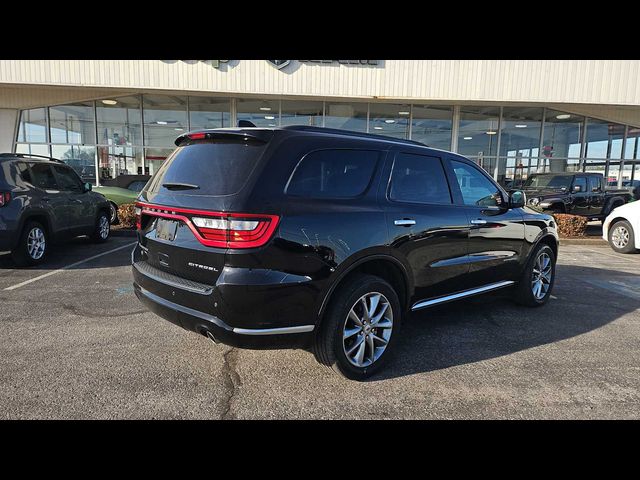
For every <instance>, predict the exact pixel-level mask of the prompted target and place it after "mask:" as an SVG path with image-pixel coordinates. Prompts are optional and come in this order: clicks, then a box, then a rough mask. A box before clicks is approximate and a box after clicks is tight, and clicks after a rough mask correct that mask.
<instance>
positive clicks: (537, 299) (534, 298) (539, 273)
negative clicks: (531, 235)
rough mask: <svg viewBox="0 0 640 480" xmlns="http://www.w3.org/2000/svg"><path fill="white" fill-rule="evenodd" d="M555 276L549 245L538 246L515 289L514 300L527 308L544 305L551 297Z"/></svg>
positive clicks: (553, 256)
mask: <svg viewBox="0 0 640 480" xmlns="http://www.w3.org/2000/svg"><path fill="white" fill-rule="evenodd" d="M555 276H556V256H555V255H554V253H553V250H551V247H549V245H545V244H541V245H538V247H537V248H536V250H535V251H534V252H533V255H531V258H530V259H529V263H527V266H526V267H525V269H524V272H523V273H522V276H521V277H520V281H519V282H518V284H517V285H516V287H515V290H516V296H515V300H516V302H518V303H519V304H521V305H525V306H527V307H539V306H541V305H544V304H545V303H547V301H548V300H549V297H550V296H551V291H552V290H553V284H554V281H555Z"/></svg>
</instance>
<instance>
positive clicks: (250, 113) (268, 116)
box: [236, 98, 280, 127]
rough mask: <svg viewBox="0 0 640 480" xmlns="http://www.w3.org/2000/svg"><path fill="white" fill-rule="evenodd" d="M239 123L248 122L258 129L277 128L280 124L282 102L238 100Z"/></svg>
mask: <svg viewBox="0 0 640 480" xmlns="http://www.w3.org/2000/svg"><path fill="white" fill-rule="evenodd" d="M236 109H237V116H238V121H240V120H248V121H249V122H251V123H253V124H254V125H255V126H256V127H277V126H278V125H279V124H280V101H279V100H259V99H252V98H250V99H238V100H237V102H236Z"/></svg>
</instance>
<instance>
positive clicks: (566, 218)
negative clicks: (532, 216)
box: [553, 213, 587, 237]
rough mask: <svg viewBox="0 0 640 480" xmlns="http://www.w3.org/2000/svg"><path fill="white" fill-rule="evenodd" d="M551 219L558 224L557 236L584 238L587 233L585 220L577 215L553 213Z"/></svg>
mask: <svg viewBox="0 0 640 480" xmlns="http://www.w3.org/2000/svg"><path fill="white" fill-rule="evenodd" d="M553 218H555V219H556V223H557V224H558V234H559V235H560V236H561V237H584V236H586V232H587V219H586V218H585V217H581V216H579V215H567V214H566V213H554V214H553Z"/></svg>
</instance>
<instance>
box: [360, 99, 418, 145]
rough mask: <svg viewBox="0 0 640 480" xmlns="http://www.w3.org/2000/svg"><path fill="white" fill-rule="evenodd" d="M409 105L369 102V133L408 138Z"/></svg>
mask: <svg viewBox="0 0 640 480" xmlns="http://www.w3.org/2000/svg"><path fill="white" fill-rule="evenodd" d="M410 112H411V105H407V104H393V103H371V104H370V105H369V133H375V134H378V135H387V136H389V137H395V138H402V139H406V138H409V115H410Z"/></svg>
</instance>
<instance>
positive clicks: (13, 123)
mask: <svg viewBox="0 0 640 480" xmlns="http://www.w3.org/2000/svg"><path fill="white" fill-rule="evenodd" d="M19 114H20V111H19V110H16V109H10V108H0V152H13V151H14V142H15V140H16V137H17V136H18V116H19Z"/></svg>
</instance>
